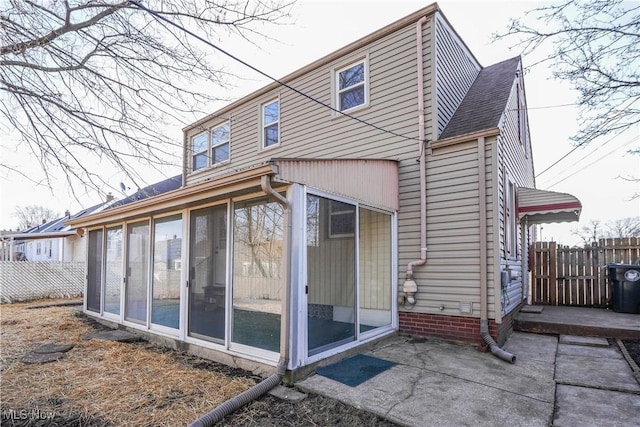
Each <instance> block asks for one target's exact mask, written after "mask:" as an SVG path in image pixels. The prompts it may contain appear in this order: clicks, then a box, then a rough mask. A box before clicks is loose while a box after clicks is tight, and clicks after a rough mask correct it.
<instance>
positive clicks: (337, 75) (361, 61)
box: [333, 57, 369, 115]
mask: <svg viewBox="0 0 640 427" xmlns="http://www.w3.org/2000/svg"><path fill="white" fill-rule="evenodd" d="M360 64H362V67H363V71H364V79H363V80H362V82H359V83H357V84H354V85H351V86H348V87H346V88H343V89H340V73H342V72H344V71H347V70H349V69H351V68H353V67H356V66H358V65H360ZM333 83H334V104H335V108H336V110H339V111H345V112H346V111H352V110H356V109H358V108H363V107H366V106H368V105H369V60H368V57H363V58H360V59H358V60H357V61H353V62H351V63H349V64H348V65H346V66H344V67H339V68H336V69H334V74H333ZM356 87H362V88H363V91H364V101H363V102H362V104H358V105H355V106H353V107H350V108H345V109H342V108H341V102H340V95H341V94H342V93H344V92H347V91H350V90H353V89H354V88H356ZM336 114H338V113H336ZM338 115H339V114H338Z"/></svg>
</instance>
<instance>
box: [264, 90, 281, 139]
mask: <svg viewBox="0 0 640 427" xmlns="http://www.w3.org/2000/svg"><path fill="white" fill-rule="evenodd" d="M279 143H280V101H278V100H277V99H276V100H274V101H270V102H267V103H266V104H263V105H262V147H264V148H267V147H271V146H273V145H278V144H279Z"/></svg>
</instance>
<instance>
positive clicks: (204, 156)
mask: <svg viewBox="0 0 640 427" xmlns="http://www.w3.org/2000/svg"><path fill="white" fill-rule="evenodd" d="M191 144H192V149H193V170H194V171H195V170H198V169H202V168H205V167H207V166H208V164H209V156H208V152H209V137H208V135H207V133H201V134H200V135H197V136H195V137H193V138H192V140H191Z"/></svg>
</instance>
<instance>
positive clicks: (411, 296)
mask: <svg viewBox="0 0 640 427" xmlns="http://www.w3.org/2000/svg"><path fill="white" fill-rule="evenodd" d="M425 22H427V17H426V16H423V17H422V18H420V20H419V21H418V22H417V23H416V52H417V80H418V155H419V163H420V166H419V167H420V258H418V259H416V260H414V261H411V262H410V263H408V264H407V273H406V278H405V282H404V284H403V285H402V290H403V291H404V293H405V295H406V302H407V303H409V304H411V305H413V304H415V303H416V298H415V295H416V292H418V285H417V284H416V282H415V281H414V280H413V269H414V267H419V266H421V265H424V264H425V263H426V262H427V194H426V189H427V173H426V158H425V157H426V141H425V133H424V65H423V60H424V59H423V58H424V57H423V53H422V51H423V47H422V26H423V25H424V23H425Z"/></svg>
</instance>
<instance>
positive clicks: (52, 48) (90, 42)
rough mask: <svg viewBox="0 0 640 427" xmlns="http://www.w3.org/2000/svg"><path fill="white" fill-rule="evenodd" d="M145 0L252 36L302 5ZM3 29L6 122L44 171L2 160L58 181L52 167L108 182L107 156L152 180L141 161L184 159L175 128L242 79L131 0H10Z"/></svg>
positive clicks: (81, 179) (208, 26) (74, 178)
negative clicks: (233, 80) (169, 128)
mask: <svg viewBox="0 0 640 427" xmlns="http://www.w3.org/2000/svg"><path fill="white" fill-rule="evenodd" d="M139 1H140V3H142V4H144V7H145V8H148V9H150V10H152V11H153V12H155V13H157V14H158V15H160V16H162V17H165V18H167V19H169V20H171V21H172V22H175V23H177V24H178V25H179V26H182V27H184V28H186V29H188V30H190V31H193V32H195V33H197V34H198V35H200V36H201V37H203V38H205V39H208V40H211V41H214V42H217V41H218V40H220V39H221V38H222V37H223V36H224V35H228V36H239V37H241V38H243V39H245V40H247V41H249V42H251V43H254V39H256V38H257V37H258V36H260V37H266V36H265V34H261V32H260V31H262V30H264V25H266V24H275V23H280V22H282V20H283V19H284V18H286V17H287V16H288V11H289V9H290V5H291V3H288V2H287V0H284V1H283V2H280V0H261V1H244V0H144V1H143V0H139ZM0 27H1V31H0V114H1V115H2V117H3V120H0V122H2V123H3V124H2V125H0V128H2V127H4V129H3V130H4V131H5V132H6V133H7V134H9V133H10V132H11V133H14V134H15V136H16V137H17V139H18V140H19V141H20V142H21V143H23V144H25V145H26V146H27V147H28V151H30V153H31V154H32V157H33V159H34V161H37V162H38V163H39V166H40V169H41V170H42V173H43V176H42V177H37V178H34V177H32V176H27V174H25V173H24V172H21V171H20V170H19V169H18V168H17V167H15V166H13V165H12V164H11V163H9V160H8V159H6V158H5V159H3V160H2V161H0V169H5V170H8V171H9V173H17V174H22V175H23V177H25V178H29V179H32V180H34V181H37V180H39V179H44V180H45V181H46V182H47V183H48V184H49V185H50V186H51V180H52V171H63V173H64V176H65V178H66V180H67V182H68V184H70V187H71V188H72V189H73V184H77V183H82V184H83V185H84V186H85V187H88V188H91V189H96V190H98V191H101V192H106V191H105V190H103V187H104V186H105V185H108V184H107V183H106V182H105V180H104V178H103V177H102V174H103V170H96V168H95V167H93V168H92V167H91V166H89V165H92V164H96V163H97V162H96V160H97V161H100V162H106V163H107V164H108V165H109V166H110V167H114V168H115V169H116V170H117V171H121V172H122V174H124V175H125V176H127V178H128V179H130V180H132V181H133V182H137V181H140V180H142V178H141V176H140V175H139V173H138V172H137V171H138V170H140V169H141V168H140V166H139V162H140V161H143V162H145V164H147V165H151V166H155V167H157V168H161V166H162V165H166V164H167V163H170V164H171V163H172V164H179V163H180V161H181V151H180V147H181V145H182V143H181V141H178V140H176V139H175V137H173V136H171V134H169V133H168V132H167V131H166V130H167V126H169V125H173V126H176V125H179V124H184V120H185V117H187V118H188V119H189V120H193V113H196V114H200V113H201V109H202V108H205V107H206V106H207V104H208V103H210V102H212V101H214V100H215V99H216V91H217V88H218V89H219V88H220V87H222V86H224V85H225V84H227V82H228V81H229V78H230V77H231V76H230V75H229V74H228V73H227V72H225V71H224V69H223V67H222V66H221V65H220V64H221V62H222V61H221V58H220V57H219V54H217V53H216V52H215V51H213V50H212V49H211V48H209V47H207V46H206V45H204V44H203V43H202V42H200V41H198V40H197V39H195V38H193V37H191V36H189V35H187V34H186V33H185V32H184V31H182V30H180V29H178V28H175V27H173V26H171V25H169V24H167V23H166V22H163V21H161V20H158V19H157V18H156V17H155V16H154V15H153V14H151V13H149V12H146V11H143V10H141V9H140V8H138V7H136V6H135V5H134V4H132V3H131V2H129V1H126V0H124V1H123V0H39V1H36V0H0ZM205 84H206V85H205ZM3 139H5V141H3V144H11V140H10V139H9V138H3ZM15 143H16V139H14V140H13V145H14V146H15ZM8 148H11V147H8ZM87 159H93V160H94V161H88V160H87ZM104 166H106V165H105V164H104V163H103V164H101V166H100V168H99V169H104Z"/></svg>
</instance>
